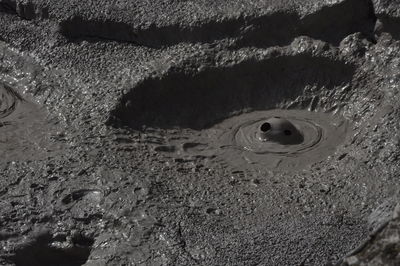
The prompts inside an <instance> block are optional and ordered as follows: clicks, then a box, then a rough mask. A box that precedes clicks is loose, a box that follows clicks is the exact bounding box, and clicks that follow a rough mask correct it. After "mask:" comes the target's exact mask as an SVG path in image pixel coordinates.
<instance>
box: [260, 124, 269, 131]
mask: <svg viewBox="0 0 400 266" xmlns="http://www.w3.org/2000/svg"><path fill="white" fill-rule="evenodd" d="M260 129H261V131H262V132H267V131H268V130H270V129H271V124H270V123H268V122H267V123H264V124H262V125H261V128H260Z"/></svg>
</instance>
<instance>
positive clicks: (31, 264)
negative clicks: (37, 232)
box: [9, 235, 94, 266]
mask: <svg viewBox="0 0 400 266" xmlns="http://www.w3.org/2000/svg"><path fill="white" fill-rule="evenodd" d="M93 243H94V240H93V239H91V238H86V237H83V236H78V237H73V238H72V240H71V243H68V244H65V243H62V242H57V241H55V240H54V239H52V237H51V236H49V235H44V236H43V235H41V236H40V237H38V238H36V239H34V240H31V241H29V242H28V243H26V244H23V245H22V246H21V247H19V248H17V250H16V251H15V254H14V255H13V256H12V257H10V258H9V261H10V262H12V263H14V264H15V265H16V266H54V265H59V266H80V265H83V264H85V263H86V262H87V260H88V257H89V255H90V251H91V247H92V245H93Z"/></svg>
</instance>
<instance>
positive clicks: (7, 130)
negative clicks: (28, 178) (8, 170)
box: [0, 83, 60, 162]
mask: <svg viewBox="0 0 400 266" xmlns="http://www.w3.org/2000/svg"><path fill="white" fill-rule="evenodd" d="M55 134H56V131H55V125H54V123H53V122H51V121H49V120H48V118H47V113H46V111H45V110H44V109H43V108H41V107H39V106H38V105H37V104H35V103H33V102H30V101H28V100H26V99H24V98H23V97H22V96H21V95H20V94H19V93H18V92H17V91H16V89H15V88H13V87H12V86H10V85H9V84H7V83H0V158H1V162H8V161H15V160H19V161H24V160H35V159H42V158H45V157H46V156H49V155H50V154H51V153H52V152H55V151H57V150H59V149H60V144H57V145H55V144H54V142H53V141H52V136H54V135H55Z"/></svg>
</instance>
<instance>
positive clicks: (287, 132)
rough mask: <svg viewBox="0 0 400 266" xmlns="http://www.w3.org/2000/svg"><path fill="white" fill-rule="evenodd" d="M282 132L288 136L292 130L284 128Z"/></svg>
mask: <svg viewBox="0 0 400 266" xmlns="http://www.w3.org/2000/svg"><path fill="white" fill-rule="evenodd" d="M283 134H285V135H286V136H290V135H292V131H290V130H285V131H283Z"/></svg>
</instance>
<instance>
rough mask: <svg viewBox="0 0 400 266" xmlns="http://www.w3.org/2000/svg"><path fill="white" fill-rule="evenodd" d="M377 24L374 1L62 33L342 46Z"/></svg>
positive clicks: (107, 24)
mask: <svg viewBox="0 0 400 266" xmlns="http://www.w3.org/2000/svg"><path fill="white" fill-rule="evenodd" d="M374 25H375V16H374V11H373V7H372V5H371V4H370V3H369V2H368V1H364V0H345V1H343V2H340V3H338V4H334V5H331V6H327V7H323V8H321V10H319V11H317V12H315V13H312V14H310V15H307V16H305V17H301V16H300V15H299V14H298V13H296V12H276V13H271V14H265V15H261V16H254V15H253V16H245V15H241V16H238V17H236V18H229V19H220V20H215V21H214V20H211V21H206V22H202V23H198V24H194V25H190V26H182V25H179V24H173V25H168V26H157V25H151V26H150V27H148V28H144V29H141V28H134V27H133V26H132V25H130V24H128V23H125V22H119V21H114V20H111V19H106V18H104V19H101V18H97V19H86V18H83V17H80V16H75V17H72V18H70V19H67V20H64V21H62V22H61V23H60V33H61V34H62V35H63V36H65V37H66V38H67V39H68V40H69V41H79V40H87V41H92V42H96V41H104V40H112V41H118V42H130V43H134V44H137V45H143V46H149V47H156V48H158V47H163V46H169V45H175V44H179V43H182V42H186V43H198V42H200V43H208V42H213V41H215V40H221V39H224V38H235V39H236V40H237V43H236V44H235V46H237V47H246V46H255V47H267V46H273V45H288V44H290V42H291V41H292V40H293V39H294V38H295V37H297V36H300V35H307V36H309V37H312V38H315V39H320V40H324V41H326V42H330V43H332V44H335V45H337V44H338V43H339V42H340V41H341V40H342V39H343V38H344V37H346V36H347V35H349V34H351V33H354V32H362V33H364V34H366V35H372V33H373V28H374Z"/></svg>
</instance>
